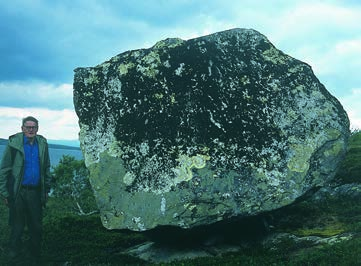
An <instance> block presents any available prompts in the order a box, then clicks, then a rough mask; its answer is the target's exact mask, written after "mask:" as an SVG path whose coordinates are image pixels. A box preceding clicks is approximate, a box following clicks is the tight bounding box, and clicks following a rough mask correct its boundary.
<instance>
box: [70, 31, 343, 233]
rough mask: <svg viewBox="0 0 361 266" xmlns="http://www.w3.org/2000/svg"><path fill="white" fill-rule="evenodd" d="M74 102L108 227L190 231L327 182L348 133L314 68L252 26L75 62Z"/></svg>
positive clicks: (288, 199) (262, 209)
mask: <svg viewBox="0 0 361 266" xmlns="http://www.w3.org/2000/svg"><path fill="white" fill-rule="evenodd" d="M74 105H75V109H76V112H77V115H78V117H79V125H80V129H81V130H80V143H81V148H82V151H83V154H84V157H85V162H86V165H87V167H88V168H89V170H90V181H91V184H92V187H93V189H94V193H95V196H96V200H97V204H98V206H99V209H100V212H101V219H102V222H103V225H104V226H105V227H106V228H109V229H115V228H117V229H123V228H127V229H131V230H136V231H143V230H148V229H152V228H155V227H157V226H159V225H170V226H178V227H181V228H191V227H195V226H198V225H206V224H212V223H215V222H217V221H221V220H227V219H229V218H231V217H243V216H250V215H255V214H258V213H262V212H265V211H270V210H274V209H278V208H280V207H283V206H286V205H288V204H291V203H293V202H294V201H295V200H296V199H298V198H299V197H301V196H303V195H304V194H305V193H307V192H308V191H312V190H313V189H314V188H315V187H322V186H324V185H325V184H328V182H330V180H332V178H333V177H334V175H335V171H336V169H337V166H338V163H339V162H340V160H341V159H342V158H343V156H344V154H345V150H346V144H347V139H348V136H349V120H348V117H347V115H346V113H345V111H344V110H343V108H342V106H341V104H340V103H339V102H338V101H337V99H336V98H335V97H333V96H332V95H331V94H330V93H329V92H328V91H327V90H326V89H325V87H324V86H323V85H322V84H321V83H320V82H319V80H318V79H317V78H316V76H315V75H314V74H313V72H312V69H311V67H310V66H309V65H307V64H305V63H303V62H301V61H299V60H297V59H294V58H292V57H290V56H288V55H286V54H284V53H283V52H282V51H280V50H278V49H276V48H275V47H274V46H273V45H272V44H271V43H270V42H269V41H268V40H267V38H266V37H265V36H263V35H262V34H260V33H259V32H257V31H255V30H251V29H232V30H228V31H223V32H218V33H215V34H211V35H208V36H204V37H200V38H196V39H190V40H186V41H185V40H181V39H166V40H164V41H160V42H158V43H156V44H155V45H154V46H153V47H151V48H149V49H139V50H133V51H128V52H124V53H122V54H119V55H117V56H115V57H113V58H111V59H110V60H109V61H106V62H104V63H102V64H100V65H98V66H95V67H87V68H77V69H76V70H75V76H74Z"/></svg>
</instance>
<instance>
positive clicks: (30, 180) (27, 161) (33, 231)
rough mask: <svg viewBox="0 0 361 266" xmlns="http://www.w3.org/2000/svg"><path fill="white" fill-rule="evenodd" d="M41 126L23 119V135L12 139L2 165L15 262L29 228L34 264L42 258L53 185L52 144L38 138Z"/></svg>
mask: <svg viewBox="0 0 361 266" xmlns="http://www.w3.org/2000/svg"><path fill="white" fill-rule="evenodd" d="M38 126H39V125H38V120H37V119H36V118H34V117H32V116H28V117H26V118H24V119H23V121H22V127H21V130H22V132H20V133H17V134H15V135H12V136H10V137H9V142H8V145H7V147H6V149H5V152H4V155H3V158H2V161H1V166H0V195H1V197H2V198H3V200H4V203H5V204H6V205H7V206H8V207H9V208H10V219H9V222H10V226H11V234H10V251H9V256H10V257H11V258H14V259H15V258H16V257H18V256H19V255H20V252H21V250H22V243H21V238H22V235H23V232H24V228H25V225H26V226H27V228H28V232H29V236H30V239H29V250H28V251H29V252H30V256H31V257H30V258H31V259H32V260H33V261H34V262H33V263H37V262H36V261H38V260H39V258H40V250H41V237H42V207H43V206H45V201H46V199H47V193H48V189H49V187H48V186H47V184H48V183H49V182H50V159H49V150H48V143H47V141H46V139H45V138H44V137H42V136H41V135H37V132H38ZM29 263H32V262H29Z"/></svg>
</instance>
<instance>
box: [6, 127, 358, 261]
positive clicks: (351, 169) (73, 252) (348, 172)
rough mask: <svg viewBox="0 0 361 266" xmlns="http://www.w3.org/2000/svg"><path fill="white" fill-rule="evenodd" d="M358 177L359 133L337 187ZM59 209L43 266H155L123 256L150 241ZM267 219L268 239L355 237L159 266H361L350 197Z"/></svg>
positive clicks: (53, 213)
mask: <svg viewBox="0 0 361 266" xmlns="http://www.w3.org/2000/svg"><path fill="white" fill-rule="evenodd" d="M360 174H361V133H357V134H354V135H353V136H352V138H351V139H350V149H349V153H348V155H347V157H346V159H345V161H344V162H343V164H342V168H341V170H340V174H339V175H338V176H337V182H339V183H358V184H361V176H360ZM61 205H62V202H61V201H59V200H56V199H51V200H50V201H49V204H48V207H47V209H46V211H45V216H44V241H43V254H44V255H43V258H42V263H43V265H151V264H150V263H146V262H144V261H142V260H139V259H136V258H133V257H130V256H127V255H123V254H122V253H121V251H123V250H125V249H126V248H128V247H131V246H134V245H136V244H139V243H143V242H145V241H147V239H146V238H145V237H144V236H143V235H142V234H141V233H135V232H131V231H127V230H119V231H108V230H106V229H105V228H104V227H103V226H102V225H101V223H100V220H99V217H97V216H96V215H92V216H75V215H72V214H70V213H66V212H65V211H64V210H63V209H62V208H61ZM7 219H8V213H7V209H6V207H5V206H4V205H2V204H1V205H0V265H11V264H9V263H10V262H9V260H8V259H7V256H6V251H7V239H8V233H9V228H8V226H7ZM268 219H269V221H270V223H271V224H272V225H273V227H272V230H271V231H270V232H269V235H271V234H274V233H279V232H285V233H288V234H292V235H294V236H296V237H315V236H317V237H321V238H325V239H326V238H327V237H332V236H337V235H339V236H342V235H343V234H346V233H352V234H353V238H351V239H348V240H344V241H340V242H337V243H333V244H330V243H324V244H318V245H312V246H310V245H308V243H307V241H306V242H302V241H295V240H293V239H290V238H286V239H285V240H284V241H283V242H279V243H278V244H277V245H276V246H274V247H268V248H266V247H265V246H263V245H261V242H260V241H253V242H251V244H250V245H248V246H246V247H244V248H243V249H242V250H241V251H239V252H235V253H227V254H223V255H222V256H215V257H208V258H198V259H193V260H184V261H178V262H174V263H171V264H161V265H187V266H188V265H207V266H208V265H223V266H224V265H257V266H258V265H361V204H360V197H359V198H358V201H357V202H355V198H354V197H351V196H350V197H348V196H347V195H346V196H344V197H342V198H340V197H330V198H327V199H324V200H323V201H320V202H319V203H318V204H314V203H307V202H301V203H299V204H296V205H294V206H290V207H288V208H285V209H284V210H282V212H279V213H277V212H276V213H274V214H273V216H272V217H268ZM266 237H268V236H266ZM345 239H346V238H345ZM25 265H26V264H25Z"/></svg>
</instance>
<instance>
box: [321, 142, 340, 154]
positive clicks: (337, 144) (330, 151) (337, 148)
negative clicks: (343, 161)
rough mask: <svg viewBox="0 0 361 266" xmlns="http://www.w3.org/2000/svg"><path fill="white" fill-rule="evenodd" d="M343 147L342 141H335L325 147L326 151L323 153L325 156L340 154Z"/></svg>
mask: <svg viewBox="0 0 361 266" xmlns="http://www.w3.org/2000/svg"><path fill="white" fill-rule="evenodd" d="M343 149H344V145H343V143H342V142H340V141H337V142H335V143H333V144H332V146H331V147H330V148H329V149H327V150H326V151H324V153H323V154H324V155H325V156H326V157H329V156H338V155H339V154H340V152H342V151H343Z"/></svg>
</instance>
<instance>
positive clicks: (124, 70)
mask: <svg viewBox="0 0 361 266" xmlns="http://www.w3.org/2000/svg"><path fill="white" fill-rule="evenodd" d="M134 67H135V65H134V63H132V62H130V63H128V64H120V65H119V66H118V72H119V74H120V75H121V76H125V75H126V74H128V71H129V69H132V68H134Z"/></svg>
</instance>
